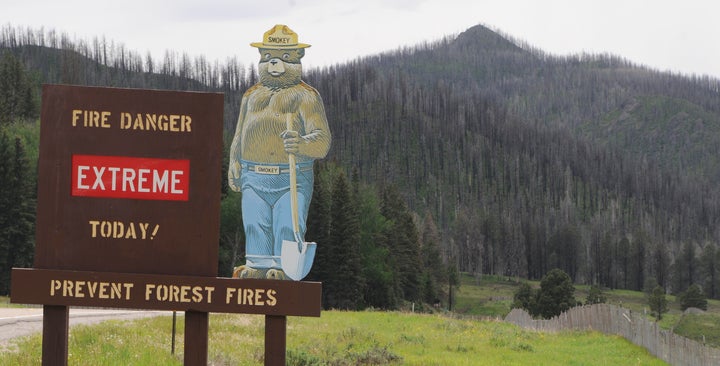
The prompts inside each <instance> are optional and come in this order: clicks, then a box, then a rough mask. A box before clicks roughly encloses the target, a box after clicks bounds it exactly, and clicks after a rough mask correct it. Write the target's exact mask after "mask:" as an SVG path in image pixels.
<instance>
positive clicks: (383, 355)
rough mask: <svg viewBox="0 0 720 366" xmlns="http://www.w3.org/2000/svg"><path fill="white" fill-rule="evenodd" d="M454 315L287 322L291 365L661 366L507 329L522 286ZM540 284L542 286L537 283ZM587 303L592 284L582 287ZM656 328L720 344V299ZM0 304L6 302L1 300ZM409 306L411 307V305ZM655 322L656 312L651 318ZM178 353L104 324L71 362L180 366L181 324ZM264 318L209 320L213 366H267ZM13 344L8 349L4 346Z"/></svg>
mask: <svg viewBox="0 0 720 366" xmlns="http://www.w3.org/2000/svg"><path fill="white" fill-rule="evenodd" d="M461 280H462V285H461V287H460V288H459V289H458V290H457V291H456V293H455V301H454V306H453V310H454V312H453V313H451V314H449V313H443V312H438V313H436V314H418V313H411V312H409V311H405V312H402V311H399V312H380V311H363V312H344V311H326V312H323V313H322V316H321V317H320V318H299V317H290V318H288V331H287V337H288V339H287V350H288V353H287V360H288V365H664V364H665V363H664V362H662V361H660V360H657V359H655V358H654V357H652V356H651V355H649V354H648V353H647V352H646V351H645V350H644V349H642V348H640V347H637V346H635V345H632V344H631V343H629V342H627V341H626V340H624V339H622V338H620V337H617V336H607V335H603V334H599V333H595V332H562V333H559V334H544V333H537V332H531V331H526V330H523V329H520V328H518V327H516V326H514V325H510V324H505V323H503V322H501V321H499V319H502V318H503V317H504V316H505V315H506V314H507V313H508V312H509V311H510V308H511V305H512V297H513V293H514V292H515V289H516V288H517V286H518V285H519V284H520V281H519V280H517V279H514V278H502V277H495V276H483V277H479V278H476V277H472V276H469V275H463V276H462V278H461ZM531 284H532V285H534V286H538V285H539V284H538V283H537V282H533V283H531ZM576 289H577V290H576V298H577V299H578V300H580V301H584V300H585V297H586V296H587V290H588V288H587V287H586V286H576ZM606 296H607V298H608V299H607V302H608V303H611V304H616V305H621V306H624V307H626V308H630V309H632V310H633V311H637V312H643V311H645V310H646V308H647V306H646V305H645V295H644V294H643V293H640V292H634V291H625V290H613V291H606ZM668 300H669V302H670V311H669V312H668V313H667V314H665V316H664V317H663V320H661V321H660V325H661V326H662V327H663V328H665V329H673V330H674V331H675V332H677V333H679V334H683V335H685V336H686V337H689V338H692V339H696V340H699V341H703V340H704V341H705V342H706V343H707V344H708V345H714V346H716V347H717V346H720V301H716V300H710V301H709V302H708V303H709V306H708V311H707V312H705V313H703V314H687V315H683V314H682V312H681V311H680V308H679V304H678V303H677V300H676V299H675V297H674V296H668ZM0 306H16V305H12V304H8V300H7V298H0ZM408 309H410V306H408ZM648 317H649V318H650V315H649V314H648ZM177 325H178V333H177V335H176V353H175V354H174V355H173V354H171V352H170V348H171V329H172V318H170V317H157V318H149V319H140V320H134V321H108V322H104V323H101V324H97V325H77V326H73V327H72V328H71V334H70V344H69V354H70V356H69V364H70V365H182V359H183V357H182V353H183V331H184V329H183V318H182V317H179V318H178V323H177ZM263 329H264V318H263V317H262V316H254V315H244V314H211V316H210V334H209V337H210V340H209V351H208V353H209V357H208V358H209V362H210V364H211V365H259V364H262V359H263V353H264V348H263V347H264V345H263V334H264V333H263ZM6 348H7V347H6ZM40 355H41V337H40V335H39V334H38V335H35V336H30V337H25V338H21V339H19V340H17V341H15V342H13V344H11V345H10V347H9V348H8V349H6V350H4V351H3V352H2V353H0V366H3V365H39V364H40Z"/></svg>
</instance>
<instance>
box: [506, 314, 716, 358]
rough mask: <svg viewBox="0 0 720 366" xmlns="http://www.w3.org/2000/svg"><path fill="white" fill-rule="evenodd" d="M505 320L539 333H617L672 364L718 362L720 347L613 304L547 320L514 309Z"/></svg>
mask: <svg viewBox="0 0 720 366" xmlns="http://www.w3.org/2000/svg"><path fill="white" fill-rule="evenodd" d="M505 321H506V322H509V323H513V324H516V325H518V326H520V327H522V328H526V329H533V330H537V331H542V332H558V331H562V330H570V329H575V330H594V331H598V332H602V333H605V334H616V335H619V336H622V337H624V338H625V339H627V340H629V341H630V342H632V343H634V344H636V345H638V346H641V347H644V348H646V349H647V350H648V351H649V352H650V353H651V354H652V355H654V356H655V357H657V358H659V359H661V360H663V361H665V362H667V363H669V364H671V365H688V366H707V365H720V349H716V348H712V347H706V346H704V345H703V344H701V343H699V342H696V341H693V340H691V339H688V338H685V337H681V336H679V335H676V334H674V333H673V332H671V331H668V330H662V329H660V328H659V327H658V325H657V323H655V322H652V321H649V320H647V319H645V317H644V316H643V315H642V314H639V313H633V312H632V311H630V310H628V309H624V308H621V307H619V306H615V305H609V304H596V305H591V306H578V307H575V308H572V309H570V310H568V311H567V312H565V313H562V314H560V315H558V316H556V317H554V318H552V319H548V320H535V319H533V318H532V317H531V316H530V314H528V313H527V312H526V311H525V310H521V309H513V310H512V311H511V312H510V314H508V315H507V316H506V317H505Z"/></svg>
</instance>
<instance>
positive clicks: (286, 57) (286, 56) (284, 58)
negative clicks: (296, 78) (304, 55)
mask: <svg viewBox="0 0 720 366" xmlns="http://www.w3.org/2000/svg"><path fill="white" fill-rule="evenodd" d="M282 58H283V60H289V59H290V54H289V53H283V55H282Z"/></svg>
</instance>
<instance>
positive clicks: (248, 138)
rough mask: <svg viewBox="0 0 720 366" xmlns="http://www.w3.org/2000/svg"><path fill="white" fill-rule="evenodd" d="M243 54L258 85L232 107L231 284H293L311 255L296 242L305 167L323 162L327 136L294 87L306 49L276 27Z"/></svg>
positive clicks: (321, 112) (314, 109)
mask: <svg viewBox="0 0 720 366" xmlns="http://www.w3.org/2000/svg"><path fill="white" fill-rule="evenodd" d="M251 46H253V47H256V48H258V50H259V52H260V62H259V64H258V73H259V82H258V83H257V84H255V85H254V86H252V87H251V88H250V89H248V90H247V91H246V92H245V94H244V95H243V97H242V101H241V102H240V114H239V117H238V122H237V126H236V129H235V135H234V137H233V141H232V145H231V148H230V157H229V169H228V183H229V186H230V188H231V189H232V190H233V191H236V192H242V216H243V224H244V230H245V259H246V263H245V264H244V265H241V266H239V267H237V268H235V269H234V271H233V277H237V278H265V279H294V280H299V279H302V277H304V276H305V275H307V273H308V272H309V270H310V267H311V266H312V260H313V257H314V251H315V243H309V244H311V245H310V246H306V244H308V243H305V242H304V239H303V238H304V235H305V231H306V218H307V212H308V208H309V206H310V199H311V198H312V188H313V162H314V160H315V159H321V158H324V157H325V156H326V155H327V152H328V150H329V148H330V141H331V135H330V130H329V128H328V122H327V117H326V116H325V108H324V106H323V102H322V98H321V97H320V94H319V93H318V92H317V90H315V89H314V88H313V87H311V86H310V85H308V84H306V83H305V82H303V81H302V79H301V73H302V66H301V62H300V61H301V59H302V58H303V56H304V55H305V48H307V47H310V45H308V44H304V43H299V42H298V36H297V34H296V33H295V32H293V31H292V30H290V28H288V27H287V26H285V25H276V26H275V27H273V28H272V29H270V30H269V31H267V32H265V34H264V36H263V42H256V43H251ZM283 243H285V245H283ZM291 243H293V244H294V245H290V244H291ZM291 262H292V263H291Z"/></svg>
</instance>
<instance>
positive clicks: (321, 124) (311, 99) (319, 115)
mask: <svg viewBox="0 0 720 366" xmlns="http://www.w3.org/2000/svg"><path fill="white" fill-rule="evenodd" d="M304 86H305V88H306V89H307V90H308V91H309V92H306V93H304V95H303V97H302V102H301V103H300V106H299V112H300V117H301V119H302V123H303V130H304V131H303V133H304V134H303V135H302V136H301V137H302V141H303V142H302V143H301V144H300V145H299V146H298V154H299V155H301V156H306V157H309V158H311V159H321V158H324V157H325V156H326V155H327V153H328V150H330V141H331V139H332V136H331V134H330V128H329V127H328V121H327V117H326V116H325V107H324V106H323V101H322V98H321V97H320V94H319V93H318V92H317V91H316V90H315V89H313V88H312V87H310V86H308V85H307V84H305V85H304Z"/></svg>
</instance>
